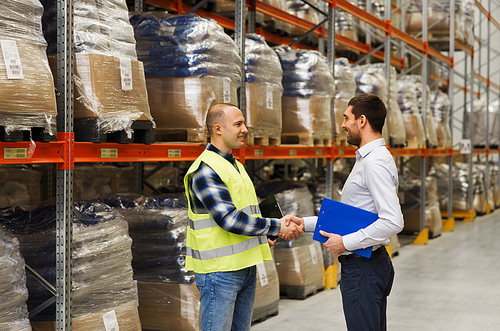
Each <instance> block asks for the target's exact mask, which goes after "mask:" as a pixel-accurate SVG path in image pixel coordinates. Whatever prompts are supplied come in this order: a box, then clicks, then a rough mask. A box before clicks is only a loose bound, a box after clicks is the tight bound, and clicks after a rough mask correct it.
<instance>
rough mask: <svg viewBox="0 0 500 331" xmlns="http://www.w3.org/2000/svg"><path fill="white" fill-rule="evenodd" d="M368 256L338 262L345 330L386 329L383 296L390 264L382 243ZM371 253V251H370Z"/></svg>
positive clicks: (391, 273) (389, 282)
mask: <svg viewBox="0 0 500 331" xmlns="http://www.w3.org/2000/svg"><path fill="white" fill-rule="evenodd" d="M380 249H383V252H382V253H379V254H373V255H372V257H371V258H369V259H367V258H364V257H357V258H350V259H347V260H346V261H345V262H343V263H342V269H341V271H342V276H341V277H340V291H341V293H342V304H343V307H344V316H345V320H346V324H347V329H348V330H349V331H385V330H387V317H386V311H387V296H389V293H390V292H391V288H392V283H393V281H394V267H393V266H392V262H391V259H390V257H389V254H387V251H386V250H385V248H384V247H382V248H380ZM374 253H375V252H374Z"/></svg>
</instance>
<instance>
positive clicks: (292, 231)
mask: <svg viewBox="0 0 500 331" xmlns="http://www.w3.org/2000/svg"><path fill="white" fill-rule="evenodd" d="M293 218H295V216H294V215H286V216H284V217H283V218H282V219H281V220H280V221H281V229H280V233H279V236H280V237H281V238H283V239H295V238H297V237H298V236H299V235H300V234H301V233H302V229H303V227H300V226H298V225H297V224H295V223H292V224H290V225H287V223H290V219H293Z"/></svg>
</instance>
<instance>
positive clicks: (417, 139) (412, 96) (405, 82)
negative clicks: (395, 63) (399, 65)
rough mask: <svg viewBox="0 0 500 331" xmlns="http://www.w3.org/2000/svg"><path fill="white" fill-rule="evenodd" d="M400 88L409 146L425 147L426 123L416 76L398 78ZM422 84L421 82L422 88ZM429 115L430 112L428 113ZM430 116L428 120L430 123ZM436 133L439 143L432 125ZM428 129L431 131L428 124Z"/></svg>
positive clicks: (399, 94)
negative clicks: (424, 122)
mask: <svg viewBox="0 0 500 331" xmlns="http://www.w3.org/2000/svg"><path fill="white" fill-rule="evenodd" d="M397 84H398V85H397V88H398V99H397V100H398V104H399V109H401V113H402V114H403V121H404V128H405V131H406V142H407V146H408V147H409V148H425V147H426V134H425V132H424V124H423V120H422V113H421V108H422V103H421V101H420V99H419V96H418V91H419V87H418V86H417V83H416V78H412V77H409V76H400V77H398V80H397ZM421 86H422V84H420V88H421ZM426 115H428V114H426ZM428 117H432V115H430V116H426V120H427V123H428ZM432 129H433V130H430V131H432V132H434V135H435V143H436V145H437V136H436V130H435V129H434V126H433V127H432ZM426 131H427V132H429V128H428V125H427V126H426Z"/></svg>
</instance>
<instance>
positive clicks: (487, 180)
mask: <svg viewBox="0 0 500 331" xmlns="http://www.w3.org/2000/svg"><path fill="white" fill-rule="evenodd" d="M490 1H491V0H488V12H490ZM490 23H491V20H489V19H488V22H487V23H486V24H487V27H486V30H487V33H488V37H487V42H486V78H487V84H486V130H485V132H486V142H485V148H486V164H485V170H484V182H485V186H486V187H485V190H484V192H485V199H486V203H487V204H489V193H490V192H489V190H490V156H489V149H490V118H489V114H490V109H489V107H490ZM481 25H482V24H481V23H479V26H480V27H481ZM479 35H480V36H481V37H482V34H481V33H480V34H479ZM479 59H480V60H481V56H480V57H479ZM480 67H481V66H480ZM490 208H495V206H490ZM490 210H491V209H490Z"/></svg>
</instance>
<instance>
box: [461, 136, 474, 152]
mask: <svg viewBox="0 0 500 331" xmlns="http://www.w3.org/2000/svg"><path fill="white" fill-rule="evenodd" d="M471 151H472V141H471V140H470V139H462V140H460V154H470V152H471Z"/></svg>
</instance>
